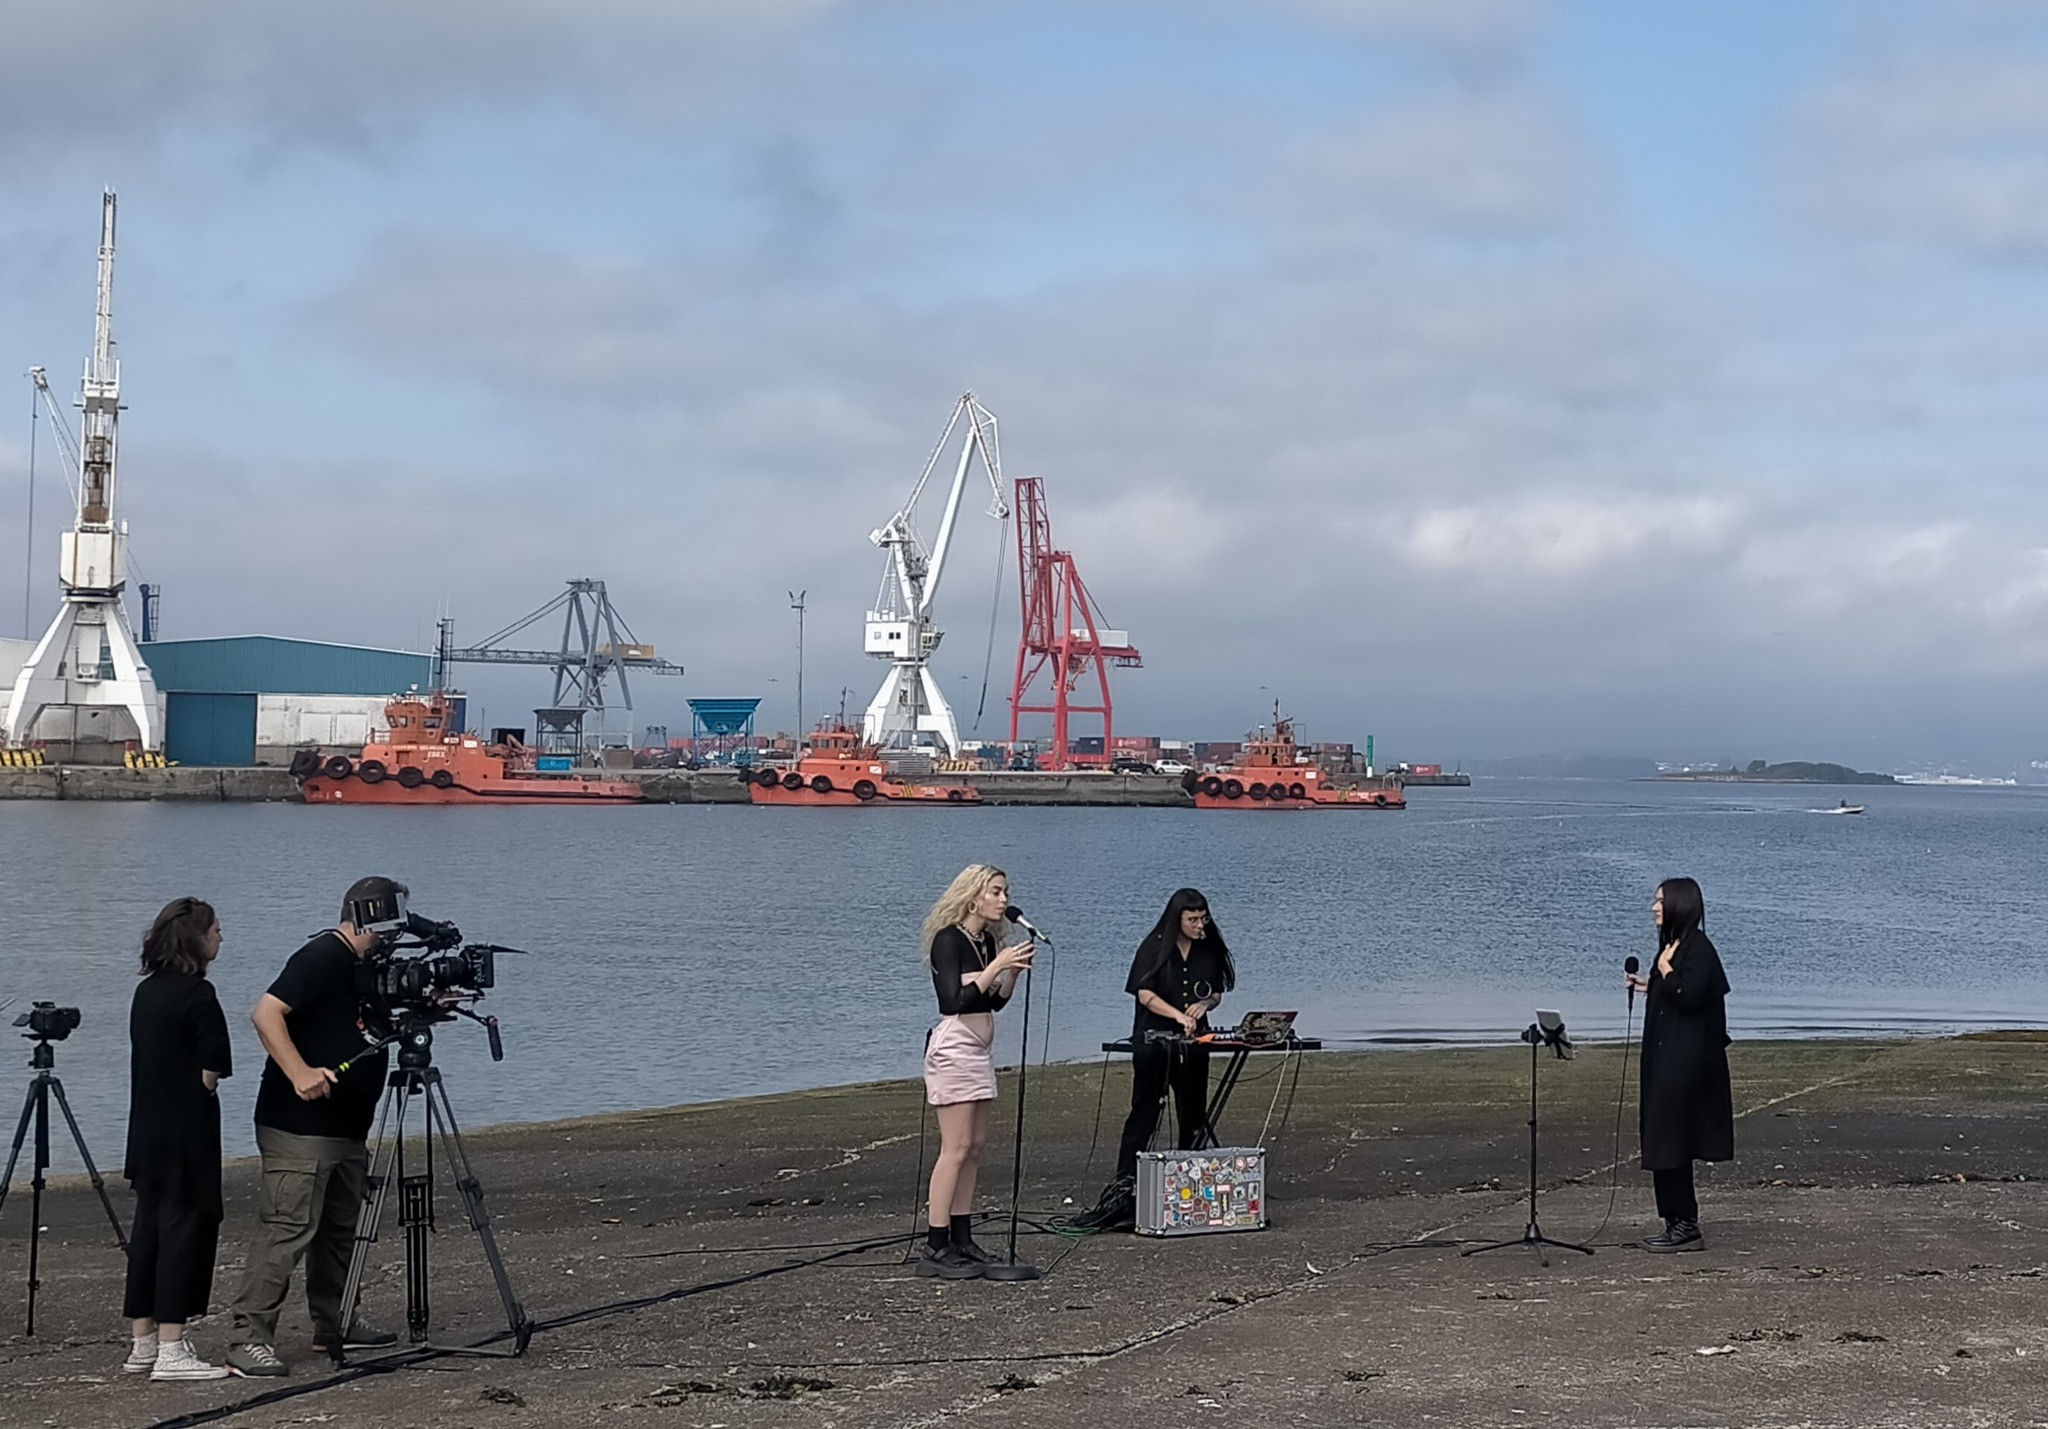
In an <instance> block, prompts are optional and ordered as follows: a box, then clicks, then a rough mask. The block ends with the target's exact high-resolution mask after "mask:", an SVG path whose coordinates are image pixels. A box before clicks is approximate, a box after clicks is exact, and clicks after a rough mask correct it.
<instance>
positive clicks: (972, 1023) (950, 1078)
mask: <svg viewBox="0 0 2048 1429" xmlns="http://www.w3.org/2000/svg"><path fill="white" fill-rule="evenodd" d="M995 1046H996V1019H995V1015H994V1014H993V1013H988V1012H969V1013H966V1014H964V1015H963V1016H959V1017H941V1018H940V1019H939V1025H938V1026H937V1027H934V1028H933V1029H932V1035H931V1037H930V1039H929V1040H928V1041H927V1042H926V1043H925V1044H924V1098H925V1100H926V1101H928V1102H930V1103H931V1104H932V1105H933V1106H953V1105H955V1104H956V1103H959V1102H986V1101H994V1100H995V1095H996V1057H995Z"/></svg>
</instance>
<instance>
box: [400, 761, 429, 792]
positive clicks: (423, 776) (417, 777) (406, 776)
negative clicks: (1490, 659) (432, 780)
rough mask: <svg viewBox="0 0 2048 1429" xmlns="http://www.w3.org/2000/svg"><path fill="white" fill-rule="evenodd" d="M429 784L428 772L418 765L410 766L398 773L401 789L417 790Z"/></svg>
mask: <svg viewBox="0 0 2048 1429" xmlns="http://www.w3.org/2000/svg"><path fill="white" fill-rule="evenodd" d="M426 782H427V772H426V771H425V770H424V769H422V768H420V767H419V766H418V765H417V764H408V765H406V766H405V767H404V768H402V769H400V770H399V771H398V783H399V787H400V788H404V789H417V788H419V787H420V785H422V784H424V783H426Z"/></svg>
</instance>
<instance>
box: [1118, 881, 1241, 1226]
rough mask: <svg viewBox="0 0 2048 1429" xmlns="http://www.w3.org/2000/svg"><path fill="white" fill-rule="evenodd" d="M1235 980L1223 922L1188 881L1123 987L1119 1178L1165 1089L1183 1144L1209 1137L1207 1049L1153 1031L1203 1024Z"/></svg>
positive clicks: (1188, 1146)
mask: <svg viewBox="0 0 2048 1429" xmlns="http://www.w3.org/2000/svg"><path fill="white" fill-rule="evenodd" d="M1236 986H1237V965H1236V964H1235V963H1234V962H1232V961H1231V958H1230V945H1229V944H1227V943H1225V942H1224V941H1223V930H1222V929H1220V928H1218V927H1217V926H1216V921H1215V919H1213V918H1212V917H1210V916H1209V900H1208V899H1206V898H1204V897H1203V896H1202V895H1201V893H1200V891H1198V890H1196V889H1193V888H1182V889H1177V890H1176V891H1175V892H1174V895H1173V896H1172V897H1171V898H1169V899H1167V900H1166V909H1165V911H1164V912H1162V913H1161V914H1160V915H1159V921H1158V922H1157V923H1155V924H1154V925H1153V927H1152V931H1151V932H1149V933H1147V934H1146V935H1145V940H1144V941H1143V942H1142V943H1140V944H1138V951H1137V954H1136V956H1135V957H1133V958H1132V959H1131V975H1130V977H1129V978H1127V979H1126V980H1125V982H1124V991H1125V992H1127V993H1129V994H1131V996H1132V997H1133V998H1134V999H1135V1000H1136V1003H1137V1006H1136V1010H1135V1012H1134V1013H1133V1015H1132V1021H1131V1114H1130V1115H1129V1116H1128V1117H1126V1118H1125V1119H1124V1135H1123V1141H1122V1143H1121V1144H1120V1145H1119V1146H1118V1147H1117V1153H1116V1177H1117V1179H1116V1182H1115V1183H1114V1184H1113V1187H1112V1189H1124V1188H1128V1187H1129V1186H1130V1185H1131V1184H1132V1183H1133V1182H1134V1181H1135V1180H1136V1177H1137V1171H1138V1153H1139V1152H1140V1151H1143V1150H1144V1149H1145V1147H1146V1145H1147V1144H1148V1143H1149V1142H1150V1141H1151V1140H1152V1134H1153V1132H1155V1131H1157V1130H1158V1129H1159V1115H1160V1111H1161V1109H1162V1108H1163V1106H1164V1105H1165V1102H1166V1095H1167V1092H1168V1090H1169V1089H1171V1091H1172V1093H1173V1104H1174V1110H1175V1114H1176V1119H1177V1120H1178V1122H1179V1126H1180V1136H1179V1138H1178V1141H1179V1145H1180V1148H1181V1149H1182V1150H1184V1151H1192V1150H1194V1149H1196V1148H1197V1147H1200V1146H1202V1145H1205V1144H1207V1143H1209V1142H1211V1141H1213V1139H1214V1138H1213V1137H1211V1136H1210V1132H1209V1054H1208V1052H1206V1051H1204V1050H1203V1049H1202V1048H1200V1047H1191V1046H1188V1045H1186V1044H1185V1043H1180V1042H1176V1041H1174V1040H1173V1039H1172V1038H1171V1037H1170V1036H1169V1037H1163V1038H1162V1037H1157V1036H1152V1035H1148V1034H1153V1033H1162V1032H1163V1033H1169V1034H1171V1033H1180V1034H1182V1035H1184V1036H1193V1035H1194V1034H1195V1033H1198V1032H1204V1031H1207V1030H1208V1026H1209V1014H1210V1013H1211V1012H1213V1011H1215V1010H1216V1007H1217V1004H1219V1003H1221V1002H1222V1001H1223V995H1224V994H1225V993H1226V992H1229V991H1230V990H1231V989H1232V988H1234V987H1236Z"/></svg>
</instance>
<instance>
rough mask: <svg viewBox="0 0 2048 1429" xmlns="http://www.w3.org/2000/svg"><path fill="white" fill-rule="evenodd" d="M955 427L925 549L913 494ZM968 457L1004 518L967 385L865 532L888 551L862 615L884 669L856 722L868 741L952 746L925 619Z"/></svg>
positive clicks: (956, 746)
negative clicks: (900, 496) (886, 512)
mask: <svg viewBox="0 0 2048 1429" xmlns="http://www.w3.org/2000/svg"><path fill="white" fill-rule="evenodd" d="M963 428H964V429H965V430H964V435H963V439H962V441H961V445H960V460H959V463H958V465H956V466H955V467H954V469H953V486H952V490H951V491H950V492H948V494H947V496H946V512H945V515H944V516H942V517H940V518H939V534H938V539H937V540H936V541H935V542H934V543H933V545H932V546H931V548H930V550H929V551H927V550H926V548H925V545H924V543H923V541H921V540H920V539H919V538H918V534H917V524H916V517H917V503H918V499H919V498H920V497H922V496H923V495H924V493H925V489H926V488H927V487H928V486H929V485H930V484H931V479H932V473H933V472H934V471H935V470H937V468H938V465H939V458H940V457H941V456H943V455H944V454H945V452H946V451H947V449H948V447H949V446H950V444H951V443H952V441H953V437H954V434H955V433H956V432H960V431H961V430H962V429H963ZM976 457H979V458H980V461H981V469H982V471H983V472H984V473H985V474H986V475H987V477H988V482H989V490H990V492H991V493H992V495H993V498H994V499H993V500H992V501H991V502H990V503H989V508H988V514H989V515H990V516H993V517H995V518H997V519H998V520H1007V519H1008V518H1009V515H1010V508H1009V506H1008V505H1007V504H1006V503H1005V502H1004V500H1003V461H1002V454H1001V451H1000V449H999V448H998V446H997V444H996V419H995V417H994V416H993V415H991V414H990V412H989V410H988V409H987V408H986V407H984V406H982V405H981V403H980V402H978V401H976V400H975V397H974V394H973V393H972V392H969V393H967V394H965V395H964V396H962V397H961V399H960V401H959V402H958V404H957V405H955V406H954V408H953V416H952V419H951V420H950V421H948V422H947V423H946V430H945V431H944V432H943V433H942V434H940V437H939V441H938V445H937V446H935V447H933V448H932V454H931V458H930V459H929V460H928V461H926V462H925V464H924V471H923V473H922V474H920V475H919V476H918V478H917V485H916V486H914V487H912V488H911V491H910V499H909V500H908V501H906V502H904V503H903V508H902V509H901V510H900V511H898V512H897V513H896V514H895V515H894V516H892V517H890V518H889V521H888V524H887V525H885V526H883V527H882V528H881V529H880V530H878V531H874V532H872V533H870V534H869V536H868V539H869V540H870V541H873V542H874V543H875V544H876V545H877V546H880V547H881V548H882V549H883V551H885V552H886V553H887V555H888V562H887V564H886V565H885V566H884V567H883V570H882V587H881V590H880V592H879V593H878V594H877V595H876V596H875V608H874V609H873V610H870V611H869V612H868V621H867V653H868V654H870V655H872V656H874V657H875V658H876V659H878V660H887V661H888V662H889V674H888V676H887V678H885V679H884V680H883V681H882V688H881V689H879V690H877V691H876V692H875V697H874V699H873V700H871V701H869V703H868V710H867V715H866V717H865V718H864V719H863V720H862V724H861V728H862V737H863V738H865V739H866V740H867V741H868V742H869V743H871V744H879V745H884V746H893V747H897V748H902V747H905V746H910V747H915V746H917V745H919V744H921V743H929V742H934V741H935V742H936V743H937V744H938V745H940V746H942V747H943V748H944V750H945V752H946V753H947V754H948V755H949V756H950V755H957V754H958V753H959V752H960V726H959V723H958V722H957V721H956V720H955V719H954V718H953V707H952V706H951V705H949V704H947V703H946V697H945V696H944V695H943V694H941V693H939V684H938V681H937V680H936V679H934V678H933V676H932V672H931V658H932V652H933V651H934V650H936V649H938V648H939V641H940V639H941V638H942V637H943V636H944V634H945V632H944V631H942V630H941V629H939V627H938V625H937V623H936V621H935V620H934V618H933V615H932V604H933V602H934V601H935V600H936V599H937V598H938V594H939V580H940V578H941V577H942V576H943V575H944V574H945V569H946V552H947V550H948V549H949V548H950V547H951V546H952V543H953V527H954V525H955V523H956V522H957V521H958V519H959V516H960V497H961V494H962V492H964V491H965V490H966V487H967V475H968V472H969V471H970V470H971V469H972V467H973V466H974V463H975V458H976Z"/></svg>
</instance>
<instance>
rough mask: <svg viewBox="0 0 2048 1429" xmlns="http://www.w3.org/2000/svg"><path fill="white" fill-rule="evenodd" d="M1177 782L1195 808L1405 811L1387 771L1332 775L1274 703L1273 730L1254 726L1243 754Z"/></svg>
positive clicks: (1405, 800) (1397, 783)
mask: <svg viewBox="0 0 2048 1429" xmlns="http://www.w3.org/2000/svg"><path fill="white" fill-rule="evenodd" d="M1181 786H1182V787H1183V788H1185V789H1186V790H1187V791H1188V792H1189V793H1190V794H1192V795H1194V796H1195V807H1196V808H1198V809H1405V808H1407V807H1408V798H1407V796H1406V795H1405V794H1403V793H1402V792H1401V781H1400V780H1399V779H1397V778H1395V777H1393V776H1391V775H1370V774H1367V775H1351V774H1345V775H1332V774H1330V773H1329V772H1327V771H1326V770H1324V769H1323V767H1322V766H1321V765H1319V764H1317V763H1316V762H1315V760H1314V758H1313V757H1305V756H1303V755H1302V754H1301V752H1300V751H1299V749H1297V748H1296V746H1295V743H1294V721H1293V720H1291V719H1283V718H1281V715H1280V708H1279V706H1278V705H1275V706H1274V707H1273V730H1272V733H1271V734H1268V733H1267V732H1266V731H1265V730H1264V729H1263V728H1261V729H1256V730H1253V731H1252V732H1251V733H1250V734H1249V735H1247V736H1246V737H1245V746H1244V752H1243V753H1242V754H1240V755H1239V756H1238V757H1237V759H1236V761H1235V762H1233V763H1232V764H1231V766H1230V767H1229V768H1228V769H1221V770H1218V771H1217V772H1215V773H1213V774H1200V773H1196V772H1194V771H1192V770H1190V771H1189V772H1188V773H1187V774H1185V775H1183V776H1181Z"/></svg>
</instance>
